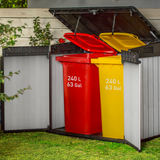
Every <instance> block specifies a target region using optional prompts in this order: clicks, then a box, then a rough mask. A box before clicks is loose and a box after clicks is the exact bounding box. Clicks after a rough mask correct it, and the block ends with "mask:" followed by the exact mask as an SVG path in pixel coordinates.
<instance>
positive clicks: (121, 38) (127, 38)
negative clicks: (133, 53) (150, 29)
mask: <svg viewBox="0 0 160 160" xmlns="http://www.w3.org/2000/svg"><path fill="white" fill-rule="evenodd" d="M99 37H100V38H101V39H102V40H103V41H105V42H106V43H107V44H109V45H110V46H112V47H113V48H114V49H116V50H117V51H119V52H121V50H124V51H128V49H132V48H136V47H140V46H144V45H146V44H145V43H143V42H142V41H141V40H139V39H138V37H137V36H135V35H134V34H130V33H114V34H113V35H112V33H111V32H110V33H101V34H100V35H99Z"/></svg>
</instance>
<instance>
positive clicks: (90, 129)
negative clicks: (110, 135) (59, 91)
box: [63, 62, 102, 135]
mask: <svg viewBox="0 0 160 160" xmlns="http://www.w3.org/2000/svg"><path fill="white" fill-rule="evenodd" d="M63 73H64V101H65V130H66V132H72V133H80V134H88V135H89V134H93V133H99V132H102V126H101V108H100V94H99V85H98V84H99V78H98V70H97V68H96V67H95V66H94V65H92V64H80V63H65V62H64V63H63Z"/></svg>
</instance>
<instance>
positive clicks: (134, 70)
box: [124, 62, 141, 151]
mask: <svg viewBox="0 0 160 160" xmlns="http://www.w3.org/2000/svg"><path fill="white" fill-rule="evenodd" d="M140 79H141V65H140V64H139V65H138V64H132V63H127V62H125V63H124V126H125V127H124V128H125V130H124V133H125V140H126V142H127V143H129V144H130V145H132V146H133V147H134V148H136V149H137V150H139V151H140V150H141V136H140V135H141V133H140V132H141V129H140V90H141V89H140V88H141V83H140V82H141V81H140Z"/></svg>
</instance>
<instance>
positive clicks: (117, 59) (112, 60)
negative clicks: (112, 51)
mask: <svg viewBox="0 0 160 160" xmlns="http://www.w3.org/2000/svg"><path fill="white" fill-rule="evenodd" d="M91 63H92V64H96V65H101V64H102V65H103V64H110V65H120V64H121V65H122V57H121V55H117V56H108V57H99V58H97V59H91Z"/></svg>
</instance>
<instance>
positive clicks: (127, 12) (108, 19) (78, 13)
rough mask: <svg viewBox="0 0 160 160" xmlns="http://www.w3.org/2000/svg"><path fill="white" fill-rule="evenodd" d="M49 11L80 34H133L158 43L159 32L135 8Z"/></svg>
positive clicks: (145, 40)
mask: <svg viewBox="0 0 160 160" xmlns="http://www.w3.org/2000/svg"><path fill="white" fill-rule="evenodd" d="M49 11H50V12H51V13H52V14H53V15H54V16H55V17H56V18H58V19H59V20H60V21H61V22H62V23H63V24H64V25H65V26H66V27H68V28H69V29H70V30H71V31H73V32H75V30H76V26H77V21H78V19H79V17H81V18H80V19H79V21H78V22H79V23H78V27H77V32H78V33H88V34H95V35H96V36H99V34H100V33H106V32H112V31H113V21H114V15H115V13H116V17H115V23H114V32H123V33H132V34H134V35H136V36H138V37H139V39H140V40H142V41H143V42H148V41H158V40H159V39H160V33H159V31H158V30H157V29H156V28H155V27H154V26H153V25H152V24H151V23H150V22H149V21H148V20H147V19H146V18H145V17H144V16H143V15H142V14H141V13H140V12H139V11H138V10H137V9H136V8H135V7H86V8H84V7H83V8H82V7H78V8H76V7H73V8H50V9H49Z"/></svg>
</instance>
